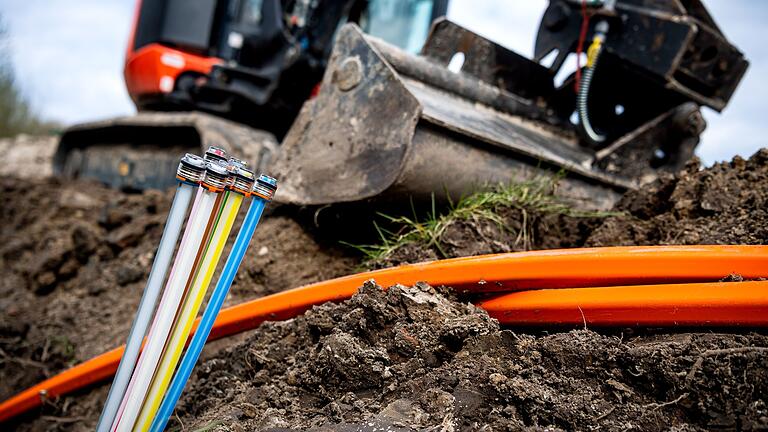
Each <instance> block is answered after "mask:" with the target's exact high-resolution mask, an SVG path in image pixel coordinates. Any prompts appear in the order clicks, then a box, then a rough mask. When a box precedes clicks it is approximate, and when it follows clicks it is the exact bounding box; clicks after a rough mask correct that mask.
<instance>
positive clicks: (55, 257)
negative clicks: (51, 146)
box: [0, 150, 768, 431]
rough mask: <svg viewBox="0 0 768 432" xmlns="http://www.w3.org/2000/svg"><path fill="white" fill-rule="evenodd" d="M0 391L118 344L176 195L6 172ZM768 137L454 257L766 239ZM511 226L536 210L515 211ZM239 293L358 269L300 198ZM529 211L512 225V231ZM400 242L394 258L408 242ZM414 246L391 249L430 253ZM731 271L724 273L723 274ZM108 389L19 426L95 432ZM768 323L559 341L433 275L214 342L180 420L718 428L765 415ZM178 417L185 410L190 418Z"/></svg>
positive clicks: (470, 233) (464, 233) (580, 335)
mask: <svg viewBox="0 0 768 432" xmlns="http://www.w3.org/2000/svg"><path fill="white" fill-rule="evenodd" d="M0 186H2V187H1V188H0V191H1V192H2V196H0V200H2V203H3V207H2V209H1V210H0V212H1V213H0V215H1V216H2V217H3V218H4V222H5V224H4V225H3V227H2V231H1V232H0V234H1V235H2V237H1V238H2V239H3V242H2V244H0V259H2V262H0V265H2V268H3V276H2V278H0V305H1V306H2V310H3V311H4V313H3V314H2V315H0V332H2V334H0V349H2V352H1V353H0V354H1V355H2V358H0V361H2V363H1V364H2V367H1V368H0V397H6V396H8V395H11V394H13V393H15V392H17V391H20V390H22V389H23V388H25V387H26V386H28V385H31V384H34V383H35V382H37V381H39V380H40V379H42V378H44V377H46V376H48V375H50V374H53V373H56V372H58V371H60V370H61V369H62V368H64V367H66V366H67V365H69V364H72V363H76V362H79V361H82V360H85V359H87V358H88V357H90V356H92V355H95V354H98V353H100V352H103V351H105V350H107V349H109V348H112V347H114V346H116V345H118V344H119V343H122V342H123V340H124V338H125V334H126V333H127V331H128V326H129V323H130V320H131V318H132V316H133V313H134V311H135V307H136V304H137V302H138V299H139V296H140V294H141V293H140V291H141V289H142V287H143V283H144V279H145V278H146V276H147V274H146V273H147V271H148V268H149V265H150V263H151V259H152V255H151V254H152V253H153V250H154V248H155V247H156V244H157V241H158V240H159V236H160V230H161V227H162V223H163V219H164V216H165V214H166V212H167V208H168V205H169V201H170V197H171V195H170V193H145V194H141V195H124V194H119V193H115V192H113V191H109V190H107V189H104V188H101V187H99V186H97V185H92V184H84V183H77V184H72V185H62V184H58V183H56V182H53V181H44V182H39V183H34V184H33V185H32V188H31V190H30V191H29V192H27V191H25V190H24V189H23V185H22V183H21V181H19V180H13V179H7V180H3V182H2V183H0ZM767 196H768V151H766V150H763V151H761V152H759V153H758V154H756V155H755V156H753V157H752V158H750V159H749V160H748V161H744V160H740V159H736V160H734V161H733V162H732V163H729V164H720V165H716V166H715V167H713V168H710V169H705V170H699V169H698V167H697V166H695V165H691V166H689V168H688V169H687V170H686V171H685V172H684V173H682V174H681V175H680V176H679V177H671V176H670V177H668V178H665V179H663V180H662V181H660V182H658V183H656V184H653V185H651V186H649V187H646V188H644V189H643V190H642V191H639V192H633V193H630V194H628V195H627V196H626V197H625V198H624V199H623V200H622V202H621V203H620V205H619V210H620V211H623V212H625V215H624V216H617V217H610V218H607V219H605V218H572V217H570V216H562V215H530V214H528V215H526V222H525V223H526V224H527V225H526V226H527V227H529V230H528V231H527V232H529V233H530V234H531V235H530V236H527V239H526V240H525V241H523V242H522V243H521V242H520V240H519V239H518V238H517V237H514V238H513V237H510V235H509V234H508V232H505V231H503V230H500V228H499V226H498V225H497V224H495V223H485V222H482V223H480V222H477V221H465V222H461V223H457V224H456V225H455V226H453V227H450V228H449V230H448V231H447V232H446V234H445V238H444V239H443V245H444V246H445V247H444V250H445V251H447V253H448V254H449V255H450V256H463V255H476V254H481V253H491V252H506V251H511V250H520V249H529V248H532V249H541V248H555V247H577V246H583V245H617V244H667V243H679V244H692V243H750V244H763V243H765V242H766V240H767V239H768V218H766V213H765V212H766V210H765V208H766V197H767ZM503 215H504V216H505V219H506V220H507V221H508V222H509V223H510V224H511V225H510V226H520V225H521V224H522V216H521V214H520V213H519V212H515V211H514V210H511V209H510V210H509V211H508V212H507V213H505V214H503ZM262 224H263V225H262V226H261V228H260V229H259V230H258V231H257V235H256V240H255V242H254V244H253V245H252V246H251V247H252V249H251V250H250V252H249V254H248V256H247V259H246V262H245V263H244V265H243V267H242V268H241V271H240V274H239V275H238V277H237V279H236V282H235V286H234V287H233V289H232V292H231V295H230V298H229V299H228V303H229V304H233V303H239V302H241V301H243V300H244V299H250V298H254V297H258V296H261V295H264V294H267V293H271V292H276V291H280V290H284V289H287V288H290V287H295V286H298V285H301V284H304V283H308V282H312V281H316V280H321V279H326V278H329V277H333V276H338V275H341V274H345V273H349V272H351V271H352V268H353V267H354V266H355V265H356V264H358V261H357V259H356V258H354V257H350V256H347V255H346V253H345V252H344V251H343V250H339V249H337V248H336V246H335V245H334V243H332V240H327V241H323V240H320V238H319V237H318V236H317V235H316V233H314V232H310V231H308V230H307V229H305V228H303V227H302V225H301V224H300V223H299V222H297V219H296V218H294V217H293V216H292V215H291V214H290V212H289V211H288V210H278V211H276V212H275V213H274V214H272V215H269V216H268V217H266V218H265V220H264V221H263V222H262ZM515 224H517V225H515ZM398 254H399V255H398ZM435 257H436V255H435V251H434V250H431V249H429V248H424V247H419V246H418V245H411V246H409V247H408V249H407V250H406V249H404V250H403V251H397V252H396V253H395V254H394V255H393V256H392V258H391V260H392V261H390V263H399V262H412V261H422V260H424V259H433V258H435ZM724 276H725V275H724ZM106 392H107V386H106V385H102V386H99V387H97V388H95V389H88V390H84V391H82V392H80V393H78V394H75V395H71V396H68V397H64V398H61V399H59V400H56V401H49V402H47V406H46V407H44V408H43V409H41V410H36V411H35V412H33V413H30V414H29V415H28V416H26V417H25V418H24V419H23V420H22V422H21V423H17V424H14V425H11V426H12V428H15V429H18V430H34V431H38V430H92V429H93V427H94V425H95V422H96V419H97V417H98V414H99V411H100V408H101V404H102V402H103V399H104V398H105V396H106ZM766 395H768V336H766V335H764V334H756V333H744V334H733V333H718V332H715V333H676V334H660V333H656V334H653V333H643V334H634V335H632V336H630V334H629V333H627V334H622V333H618V332H617V333H615V334H613V333H611V334H608V333H596V332H593V331H591V330H583V329H581V330H572V331H567V330H566V331H562V330H558V331H557V332H555V333H553V334H551V335H547V334H541V333H531V332H527V333H526V332H523V331H522V330H521V329H500V328H499V327H498V324H497V323H496V322H495V321H493V320H491V319H489V318H488V317H487V315H486V314H485V313H484V312H482V311H480V310H477V309H476V308H474V307H473V306H471V305H468V304H466V303H464V302H463V301H461V300H459V299H456V298H454V297H453V296H452V295H451V294H450V292H449V290H446V289H441V290H440V291H439V292H436V291H435V290H433V289H432V288H430V287H428V286H425V285H419V286H417V287H414V288H405V287H395V288H392V289H390V290H389V291H387V292H383V291H381V290H380V289H379V288H377V287H375V286H373V285H369V286H366V287H364V288H363V290H362V292H361V293H360V294H358V295H356V296H355V297H353V298H352V299H351V300H349V301H347V302H344V303H342V304H337V305H331V304H328V305H323V306H320V307H317V308H315V309H313V310H312V311H311V312H308V313H307V314H305V315H304V316H302V317H299V318H296V319H294V320H289V321H286V322H276V323H266V324H264V325H262V326H261V327H259V329H257V330H255V331H253V332H250V333H249V334H246V335H241V336H238V337H234V338H229V339H226V340H222V341H217V342H216V343H214V344H211V346H209V347H207V348H206V352H205V353H204V358H203V361H202V362H201V364H200V365H199V366H198V367H197V369H196V372H195V373H193V376H192V379H191V384H190V387H189V388H188V389H187V391H186V392H185V394H184V396H183V397H182V400H181V402H180V404H179V408H178V409H177V412H176V414H177V416H178V417H176V418H174V419H172V421H171V423H170V426H179V425H180V424H183V429H184V430H194V429H195V428H201V427H202V428H206V427H209V428H210V427H212V428H213V429H216V430H233V431H240V430H270V429H271V430H286V429H296V428H301V429H306V428H314V430H335V431H343V430H350V431H351V430H384V429H387V430H414V429H417V430H525V429H530V430H541V429H544V428H549V429H550V430H557V429H564V430H572V429H576V430H588V429H591V430H603V429H607V430H630V429H634V430H678V431H683V430H709V429H745V430H749V429H761V428H763V429H765V428H768V405H767V403H768V402H766ZM180 422H181V423H180Z"/></svg>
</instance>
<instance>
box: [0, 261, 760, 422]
mask: <svg viewBox="0 0 768 432" xmlns="http://www.w3.org/2000/svg"><path fill="white" fill-rule="evenodd" d="M731 273H737V274H739V275H741V276H743V277H744V278H745V279H756V278H760V277H766V276H768V247H766V246H653V247H610V248H584V249H560V250H546V251H533V252H519V253H509V254H497V255H484V256H478V257H466V258H454V259H448V260H442V261H433V262H427V263H420V264H409V265H403V266H399V267H394V268H389V269H383V270H376V271H371V272H365V273H359V274H356V275H351V276H346V277H341V278H338V279H332V280H329V281H324V282H319V283H315V284H311V285H307V286H304V287H300V288H295V289H291V290H288V291H283V292H280V293H277V294H272V295H269V296H266V297H262V298H259V299H256V300H252V301H249V302H245V303H242V304H240V305H237V306H233V307H230V308H228V309H225V310H222V311H221V313H220V314H219V317H218V318H217V319H216V322H215V324H214V327H213V329H212V331H211V334H210V336H209V337H208V340H209V341H210V340H216V339H219V338H222V337H225V336H229V335H232V334H235V333H238V332H242V331H245V330H250V329H253V328H256V327H257V326H258V325H259V324H261V323H262V322H264V321H266V320H280V319H286V318H291V317H295V316H296V315H299V314H300V313H302V312H304V311H305V310H307V309H309V308H310V307H312V306H313V305H317V304H321V303H324V302H327V301H341V300H344V299H347V298H349V297H351V296H352V295H353V294H354V293H355V292H357V289H358V288H359V287H360V286H361V285H362V284H363V283H364V282H365V281H367V280H369V279H375V280H376V282H377V283H378V284H379V285H381V286H384V287H387V286H390V285H394V284H398V283H399V284H403V285H413V284H414V283H416V282H419V281H424V282H427V283H429V284H431V285H434V286H440V285H446V286H451V287H454V288H455V289H457V290H458V291H466V292H473V293H488V292H509V291H521V290H527V289H551V288H581V287H610V286H618V285H647V284H675V283H677V284H680V283H691V282H713V281H717V280H719V279H721V278H722V277H724V276H726V275H728V274H731ZM734 284H735V283H731V285H734ZM661 289H669V288H661ZM562 291H563V290H559V291H558V292H562ZM579 317H580V316H579ZM744 320H745V321H746V320H749V318H748V317H744ZM579 322H581V321H579ZM196 328H197V322H196V323H195V327H194V328H193V330H192V332H193V333H194V331H195V329H196ZM193 333H191V334H193ZM122 351H123V347H119V348H116V349H114V350H112V351H109V352H107V353H105V354H102V355H100V356H97V357H95V358H93V359H90V360H87V361H85V362H83V363H81V364H79V365H77V366H74V367H72V368H70V369H68V370H66V371H64V372H62V373H60V374H58V375H56V376H54V377H52V378H50V379H48V380H45V381H43V382H41V383H39V384H37V385H35V386H33V387H30V388H29V389H27V390H24V391H23V392H21V393H19V394H17V395H15V396H13V397H11V398H10V399H8V400H6V401H4V402H3V403H2V404H0V422H2V421H6V420H8V419H10V418H13V417H15V416H17V415H19V414H21V413H24V412H26V411H28V410H30V409H33V408H35V407H38V406H40V405H41V404H42V399H41V392H44V395H45V397H57V396H61V395H64V394H67V393H70V392H72V391H74V390H77V389H80V388H83V387H85V386H88V385H90V384H93V383H96V382H99V381H102V380H104V379H107V378H109V377H110V376H111V375H112V374H114V372H115V370H116V369H117V365H118V363H119V362H120V356H121V355H122Z"/></svg>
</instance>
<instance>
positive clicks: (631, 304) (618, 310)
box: [477, 281, 768, 327]
mask: <svg viewBox="0 0 768 432" xmlns="http://www.w3.org/2000/svg"><path fill="white" fill-rule="evenodd" d="M477 306H480V307H481V308H483V309H485V310H486V311H488V315H490V316H491V317H493V318H496V319H497V320H499V323H501V324H505V325H517V326H544V325H546V326H551V325H569V326H575V325H581V324H583V325H588V326H593V327H606V326H612V327H617V326H632V327H640V326H654V327H656V326H658V327H673V326H702V325H707V326H745V327H765V326H766V325H768V281H755V282H713V283H695V284H677V285H636V286H623V287H607V288H573V289H558V290H550V289H547V290H537V291H522V292H516V293H511V294H506V295H503V296H500V297H497V298H494V299H491V300H486V301H482V302H480V303H477Z"/></svg>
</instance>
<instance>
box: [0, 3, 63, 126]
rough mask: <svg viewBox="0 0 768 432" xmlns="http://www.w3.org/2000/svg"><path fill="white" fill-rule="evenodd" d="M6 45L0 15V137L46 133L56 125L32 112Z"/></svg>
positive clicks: (5, 30)
mask: <svg viewBox="0 0 768 432" xmlns="http://www.w3.org/2000/svg"><path fill="white" fill-rule="evenodd" d="M9 51H10V48H9V47H8V31H7V29H6V26H5V23H4V21H3V17H2V15H0V137H12V136H16V135H18V134H21V133H27V134H47V133H51V131H52V130H53V129H56V128H57V127H58V125H57V124H55V123H52V122H47V121H44V120H42V119H40V117H39V116H38V115H37V114H36V113H35V112H34V110H33V109H32V107H31V106H30V104H29V102H28V101H27V100H26V98H25V97H24V95H23V94H22V93H21V90H20V89H19V87H18V83H17V82H16V77H15V76H14V72H13V65H12V64H11V56H10V52H9Z"/></svg>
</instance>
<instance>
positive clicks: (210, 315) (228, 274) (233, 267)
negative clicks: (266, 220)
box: [142, 175, 277, 432]
mask: <svg viewBox="0 0 768 432" xmlns="http://www.w3.org/2000/svg"><path fill="white" fill-rule="evenodd" d="M276 189H277V181H276V180H275V179H273V178H272V177H269V176H266V175H261V176H259V178H258V179H257V180H256V182H255V184H254V186H253V190H252V192H251V193H250V194H249V195H250V196H252V197H253V199H252V200H251V205H250V206H249V208H248V213H246V215H245V219H244V220H243V225H242V227H241V228H240V232H239V233H238V234H237V238H236V239H235V244H234V245H233V246H232V251H231V252H230V254H229V257H228V258H227V262H226V264H224V269H223V270H222V273H221V276H220V277H219V281H218V283H217V284H216V287H215V288H214V290H213V293H212V294H211V298H210V300H209V301H208V306H207V308H206V309H205V312H204V313H203V317H202V319H201V320H200V325H199V326H198V328H197V331H196V332H195V334H194V336H193V337H192V341H191V342H190V343H189V347H188V348H187V351H186V353H185V354H184V358H183V359H182V360H181V364H180V365H179V369H178V371H177V372H176V374H175V375H174V376H173V381H172V382H171V385H170V387H169V388H168V391H167V392H166V394H165V398H164V399H163V401H162V404H161V405H160V407H159V409H157V412H156V414H155V415H154V419H153V420H152V423H151V427H150V431H158V432H159V431H162V430H163V429H164V428H165V425H166V424H167V423H168V418H169V417H170V416H171V413H173V409H174V407H175V406H176V403H177V402H178V400H179V397H180V396H181V392H182V391H183V390H184V386H185V385H186V383H187V380H188V379H189V376H190V374H191V373H192V369H193V368H194V367H195V363H196V362H197V359H198V358H199V357H200V352H201V351H202V350H203V345H205V341H206V339H208V335H209V334H210V333H211V328H212V327H213V323H214V321H215V320H216V317H217V316H218V315H219V311H220V310H221V306H222V304H224V299H225V298H226V296H227V293H228V292H229V288H230V286H232V281H233V280H234V278H235V274H236V273H237V270H238V268H239V267H240V263H242V261H243V257H245V252H246V250H247V249H248V244H249V243H250V241H251V238H252V237H253V233H254V232H255V231H256V227H257V226H258V224H259V220H260V219H261V215H262V213H263V212H264V207H266V205H267V203H268V202H269V201H271V200H272V196H273V195H274V193H275V190H276ZM142 430H144V429H143V428H142Z"/></svg>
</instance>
